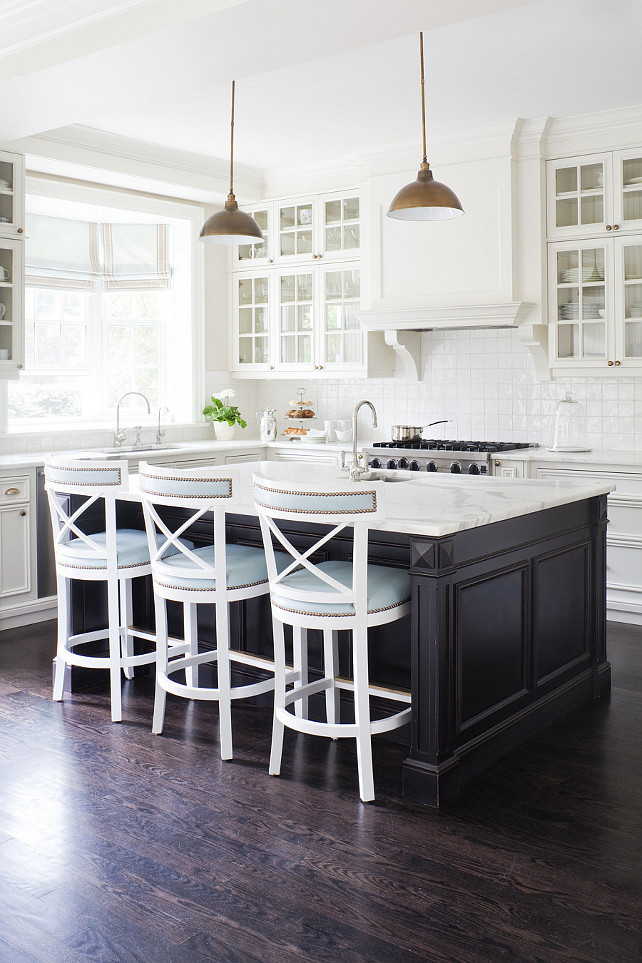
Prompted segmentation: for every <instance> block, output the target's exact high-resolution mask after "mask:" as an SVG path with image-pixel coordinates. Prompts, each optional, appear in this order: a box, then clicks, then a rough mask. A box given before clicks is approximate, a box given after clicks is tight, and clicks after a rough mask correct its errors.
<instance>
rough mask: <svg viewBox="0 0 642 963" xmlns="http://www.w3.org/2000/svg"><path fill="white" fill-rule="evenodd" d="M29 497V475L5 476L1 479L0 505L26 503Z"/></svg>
mask: <svg viewBox="0 0 642 963" xmlns="http://www.w3.org/2000/svg"><path fill="white" fill-rule="evenodd" d="M30 497H31V490H30V485H29V475H13V476H5V477H4V478H2V479H1V487H0V505H11V504H13V503H14V502H28V501H29V499H30Z"/></svg>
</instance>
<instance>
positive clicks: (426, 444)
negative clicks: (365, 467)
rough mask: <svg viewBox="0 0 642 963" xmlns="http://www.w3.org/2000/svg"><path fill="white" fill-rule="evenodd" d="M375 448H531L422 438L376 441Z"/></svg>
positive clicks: (493, 450) (514, 443) (519, 443)
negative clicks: (416, 439)
mask: <svg viewBox="0 0 642 963" xmlns="http://www.w3.org/2000/svg"><path fill="white" fill-rule="evenodd" d="M372 447H373V448H404V449H411V450H413V451H471V452H488V453H490V454H495V453H498V452H504V451H516V450H517V449H518V448H530V445H529V444H528V442H526V441H451V440H449V439H446V440H443V439H438V438H421V439H420V440H419V441H375V442H373V444H372Z"/></svg>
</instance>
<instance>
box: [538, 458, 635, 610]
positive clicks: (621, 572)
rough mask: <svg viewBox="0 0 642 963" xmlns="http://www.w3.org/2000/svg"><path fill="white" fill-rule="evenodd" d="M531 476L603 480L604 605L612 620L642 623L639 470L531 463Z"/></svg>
mask: <svg viewBox="0 0 642 963" xmlns="http://www.w3.org/2000/svg"><path fill="white" fill-rule="evenodd" d="M530 477H531V478H546V479H560V480H567V479H577V480H580V481H581V480H583V479H586V480H587V481H588V480H589V479H590V480H594V481H604V482H606V483H608V484H610V485H612V486H613V490H612V492H611V494H610V495H609V500H608V506H609V525H608V528H607V534H606V546H607V552H606V606H607V617H608V618H609V619H610V620H611V621H613V622H630V623H633V624H635V625H642V471H625V470H622V471H609V470H600V469H596V468H595V466H589V465H587V466H586V467H582V466H577V465H572V466H571V465H567V466H557V465H555V466H553V465H551V464H550V463H549V464H544V463H537V462H531V464H530Z"/></svg>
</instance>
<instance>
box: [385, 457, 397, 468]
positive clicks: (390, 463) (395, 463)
mask: <svg viewBox="0 0 642 963" xmlns="http://www.w3.org/2000/svg"><path fill="white" fill-rule="evenodd" d="M396 467H397V462H396V461H395V460H394V458H391V459H390V461H389V462H388V464H387V465H386V468H396Z"/></svg>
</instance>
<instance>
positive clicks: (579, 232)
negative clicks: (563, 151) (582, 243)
mask: <svg viewBox="0 0 642 963" xmlns="http://www.w3.org/2000/svg"><path fill="white" fill-rule="evenodd" d="M547 198H548V212H547V233H548V237H549V239H552V238H563V237H567V238H568V237H587V236H592V235H595V234H596V233H605V234H607V233H609V232H611V231H612V232H616V231H627V232H628V231H639V230H642V149H635V150H626V151H615V152H613V153H606V154H588V155H585V156H583V157H579V158H570V159H566V160H556V161H549V163H548V186H547Z"/></svg>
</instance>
